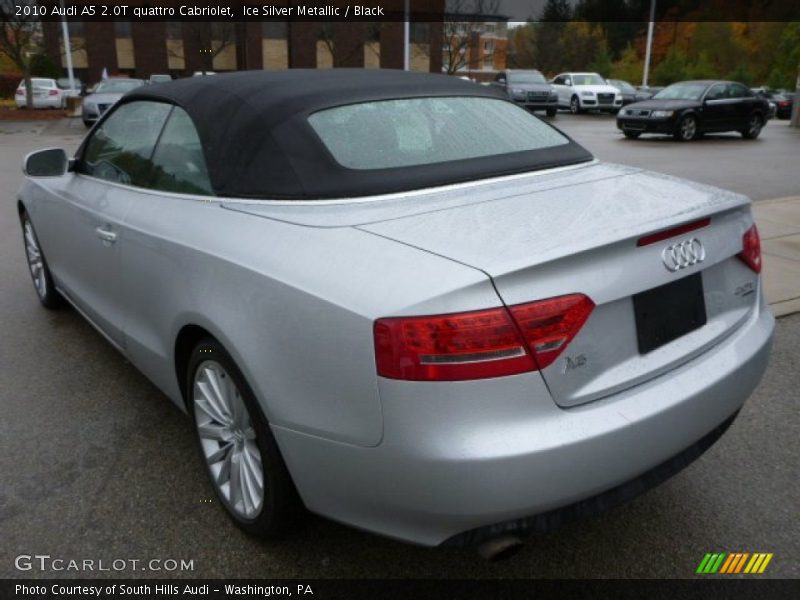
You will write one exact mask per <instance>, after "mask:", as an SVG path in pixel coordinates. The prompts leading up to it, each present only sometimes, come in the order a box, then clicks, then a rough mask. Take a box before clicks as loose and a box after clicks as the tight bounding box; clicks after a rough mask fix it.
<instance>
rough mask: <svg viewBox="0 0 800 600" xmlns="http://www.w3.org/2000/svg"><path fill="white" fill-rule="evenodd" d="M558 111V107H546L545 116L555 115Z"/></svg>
mask: <svg viewBox="0 0 800 600" xmlns="http://www.w3.org/2000/svg"><path fill="white" fill-rule="evenodd" d="M557 112H558V108H555V107H554V108H548V109H547V116H548V117H555V116H556V113H557Z"/></svg>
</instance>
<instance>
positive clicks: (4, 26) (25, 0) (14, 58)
mask: <svg viewBox="0 0 800 600" xmlns="http://www.w3.org/2000/svg"><path fill="white" fill-rule="evenodd" d="M19 6H21V7H23V9H22V10H20V11H19V13H20V14H17V12H18V9H17V7H19ZM35 6H36V2H35V0H16V1H14V0H0V54H4V55H5V56H7V57H8V58H9V59H10V60H11V62H13V63H14V65H15V66H16V67H17V68H18V69H19V70H20V71H22V76H23V78H24V80H25V100H26V102H25V107H26V108H27V109H29V110H30V109H33V86H32V84H31V58H32V57H33V55H34V54H36V52H37V51H38V50H39V46H40V42H41V34H40V32H39V19H38V18H37V17H36V16H33V15H32V14H31V13H32V12H33V10H31V9H33V8H34V7H35ZM25 8H27V9H28V11H27V12H28V15H25V12H26V10H25Z"/></svg>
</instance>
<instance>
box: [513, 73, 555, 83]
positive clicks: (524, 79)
mask: <svg viewBox="0 0 800 600" xmlns="http://www.w3.org/2000/svg"><path fill="white" fill-rule="evenodd" d="M508 82H509V83H511V84H515V83H547V81H545V78H544V75H542V74H541V73H539V71H528V72H526V73H509V74H508Z"/></svg>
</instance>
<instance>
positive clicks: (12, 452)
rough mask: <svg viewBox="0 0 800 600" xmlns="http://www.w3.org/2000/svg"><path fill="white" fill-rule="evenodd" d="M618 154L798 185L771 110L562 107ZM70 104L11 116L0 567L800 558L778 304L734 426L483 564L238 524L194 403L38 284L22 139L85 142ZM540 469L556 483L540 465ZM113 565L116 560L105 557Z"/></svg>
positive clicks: (0, 164) (793, 403)
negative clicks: (612, 504) (138, 366)
mask: <svg viewBox="0 0 800 600" xmlns="http://www.w3.org/2000/svg"><path fill="white" fill-rule="evenodd" d="M554 122H555V123H556V124H557V125H558V126H560V127H563V128H564V130H565V131H567V132H568V133H569V134H570V135H572V136H573V137H574V138H576V139H577V140H578V141H579V142H581V143H584V144H585V145H586V146H587V147H589V149H591V150H592V151H593V152H595V154H596V155H597V156H598V157H599V158H601V159H604V160H611V161H614V162H621V163H626V164H632V165H636V166H643V167H647V168H652V169H655V170H660V171H664V172H667V173H671V174H674V175H678V176H684V177H690V178H694V179H697V180H700V181H704V182H707V183H712V184H717V185H724V186H725V187H729V188H732V189H734V190H736V191H740V192H743V193H746V194H749V195H751V196H752V197H753V198H755V199H758V200H761V199H767V198H775V197H780V196H787V195H790V194H797V193H798V187H800V186H799V185H798V183H799V181H800V180H798V175H797V171H796V169H792V168H791V164H790V163H791V161H792V160H793V158H792V157H794V160H795V161H796V157H797V150H798V148H800V145H798V144H800V130H794V129H790V128H789V127H788V126H787V125H786V122H781V121H777V122H776V121H773V122H772V123H770V124H769V125H768V126H767V128H766V129H765V130H764V133H763V135H762V137H761V138H760V139H759V140H758V141H756V142H744V141H742V140H741V138H740V136H738V135H731V136H728V135H726V136H709V137H708V139H706V140H703V141H700V142H696V143H693V144H679V143H676V142H673V141H672V140H667V139H663V140H658V139H656V138H654V139H653V140H652V141H650V140H648V139H642V140H638V141H630V140H625V139H624V138H622V136H621V135H619V134H618V133H617V132H616V129H615V127H614V123H613V119H612V118H609V117H607V116H599V115H582V116H578V117H573V116H571V115H565V114H560V115H559V116H558V117H556V119H555V121H554ZM83 132H84V130H83V126H82V125H81V124H80V122H78V123H77V126H72V125H66V124H64V123H50V124H46V125H45V124H38V123H33V124H8V123H4V124H0V197H2V199H3V200H2V203H1V204H0V256H2V261H0V315H2V321H1V322H2V330H1V331H2V337H0V382H2V385H0V408H1V409H2V418H0V440H1V441H2V448H3V452H2V453H0V473H1V474H2V475H0V540H2V543H0V577H30V576H32V575H33V576H42V575H44V576H64V575H67V576H80V575H83V576H86V575H92V573H75V572H47V573H44V574H42V573H38V572H23V571H18V570H16V569H15V566H14V559H15V557H16V556H18V555H20V554H31V555H32V554H49V555H50V556H52V557H54V558H55V557H58V558H64V559H66V560H70V559H94V560H95V561H97V560H100V559H102V560H103V561H106V562H107V563H110V562H111V561H112V560H115V559H128V560H129V559H136V560H149V559H161V560H166V559H178V560H180V559H187V560H193V561H194V568H193V570H190V571H183V572H169V573H167V572H163V571H156V572H153V571H132V570H123V571H120V572H119V573H115V572H112V573H111V574H120V575H128V576H137V575H146V576H163V575H169V576H191V577H237V578H250V577H267V578H283V577H294V578H314V577H342V578H344V577H354V578H361V577H374V578H416V577H419V578H427V577H445V578H472V577H523V578H527V577H556V578H561V577H604V578H616V577H691V576H693V575H694V572H695V569H696V568H697V565H698V564H699V562H700V560H701V559H702V558H703V556H704V554H705V553H706V552H714V551H725V552H734V551H743V552H771V553H774V558H773V560H772V562H771V563H770V566H769V568H768V570H767V572H766V573H765V575H763V577H784V578H785V577H800V566H798V564H799V563H798V558H799V557H800V521H799V520H798V498H800V481H798V477H797V474H798V473H800V452H798V439H800V415H799V413H798V410H797V406H798V402H797V401H798V391H797V390H798V389H800V314H797V315H792V316H788V317H784V318H782V319H780V320H779V321H778V324H777V330H776V338H775V346H774V350H773V355H772V358H771V362H770V367H769V370H768V372H767V374H766V376H765V378H764V380H763V381H762V383H761V385H760V387H759V388H758V389H757V390H756V392H755V393H754V395H753V396H752V397H751V398H750V400H749V401H748V402H747V404H746V405H745V407H744V409H743V410H742V412H741V414H740V416H739V418H738V419H737V421H736V422H735V423H734V425H733V426H732V427H731V429H730V430H729V431H728V433H727V434H726V435H725V436H724V437H723V438H722V439H721V440H720V441H719V442H718V443H717V444H716V445H715V446H714V447H713V448H711V450H709V451H708V452H707V453H706V454H705V455H704V456H703V457H701V458H700V459H699V460H698V461H697V462H695V463H694V464H693V465H692V466H690V467H689V468H688V469H686V470H685V471H683V472H682V473H680V474H679V475H677V476H676V477H674V478H673V479H671V480H670V481H668V482H667V483H666V484H664V485H662V486H660V487H659V488H657V489H655V490H652V491H650V492H649V493H647V494H645V495H644V496H642V497H640V498H638V499H636V500H635V501H633V502H632V503H630V504H628V505H626V506H624V507H620V508H617V509H614V510H612V511H610V512H608V513H605V514H603V515H601V516H598V517H593V518H589V519H585V520H582V521H579V522H576V523H573V524H570V525H568V526H566V527H565V528H563V529H561V530H560V531H557V532H554V533H550V534H547V535H539V536H535V537H532V538H530V539H528V543H527V545H526V547H525V549H524V550H523V551H522V552H521V553H520V554H518V555H517V556H516V557H514V558H512V559H510V560H508V561H505V562H501V563H486V562H484V561H482V560H481V559H479V558H478V557H477V556H476V555H475V553H474V552H472V551H468V550H452V549H446V550H444V549H427V548H418V547H414V546H409V545H406V544H402V543H398V542H394V541H391V540H386V539H382V538H379V537H376V536H373V535H370V534H367V533H363V532H360V531H356V530H353V529H350V528H348V527H345V526H342V525H338V524H336V523H333V522H330V521H327V520H325V519H322V518H318V517H315V516H312V515H309V516H308V517H307V518H306V519H305V521H304V523H303V524H302V526H301V527H300V529H299V530H298V531H297V532H296V534H295V535H294V536H292V537H289V538H287V539H285V540H281V541H275V542H270V543H264V542H260V541H256V540H253V539H250V538H248V537H247V536H245V535H244V534H243V533H241V532H240V531H239V530H238V529H237V528H236V527H235V526H234V525H233V524H232V523H231V522H230V521H228V519H227V518H226V517H225V515H224V514H223V512H222V509H221V508H220V507H219V506H217V505H216V503H215V502H214V501H212V500H211V499H212V497H213V491H212V489H211V487H210V484H209V483H207V481H206V476H205V473H204V470H203V469H204V467H203V465H202V463H201V460H200V458H199V457H198V456H197V453H196V451H195V448H194V446H193V440H192V430H191V427H190V425H189V422H188V420H187V419H186V417H185V416H184V415H183V414H181V413H180V412H179V411H178V410H177V409H175V408H174V407H173V405H172V404H171V403H170V402H169V401H168V400H167V399H166V398H165V397H164V396H163V395H162V394H161V393H160V392H159V391H158V390H157V389H156V388H155V387H154V386H153V385H151V384H150V383H149V382H148V381H147V380H146V379H145V378H144V377H143V376H142V375H141V374H140V373H139V372H138V371H136V370H135V369H134V368H133V367H132V366H131V365H129V364H128V363H127V362H126V361H125V360H124V358H123V357H122V356H121V355H119V354H118V353H117V352H116V351H115V350H114V349H112V348H111V346H109V345H108V344H107V343H106V342H105V341H104V339H103V338H102V337H101V336H100V335H99V334H98V333H96V332H95V330H94V329H93V328H92V327H91V326H90V325H89V324H88V323H86V322H85V321H84V320H83V319H82V318H81V317H80V316H79V315H78V314H77V313H75V312H74V311H72V310H61V311H58V312H49V311H46V310H44V309H43V308H42V307H41V306H40V305H39V303H38V302H37V300H36V297H35V293H34V291H33V288H32V285H31V282H30V277H29V275H28V272H27V266H26V264H25V262H24V256H23V255H24V253H23V248H22V240H21V235H20V233H19V225H18V221H17V215H16V209H15V206H14V205H15V193H16V190H17V188H18V186H19V183H20V181H21V178H22V176H21V173H20V170H19V166H20V163H21V160H22V157H23V155H24V154H25V153H26V152H28V151H30V150H32V149H35V148H43V147H49V146H63V147H66V148H68V149H74V148H75V147H76V146H77V144H78V143H79V140H80V137H79V136H80V134H82V133H83ZM545 484H546V482H545ZM96 574H99V575H108V574H109V573H108V572H106V573H96Z"/></svg>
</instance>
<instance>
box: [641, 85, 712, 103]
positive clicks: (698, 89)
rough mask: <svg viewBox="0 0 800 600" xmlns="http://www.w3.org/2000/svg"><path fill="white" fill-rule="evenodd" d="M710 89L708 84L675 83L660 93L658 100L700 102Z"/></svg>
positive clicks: (657, 95) (656, 96) (657, 96)
mask: <svg viewBox="0 0 800 600" xmlns="http://www.w3.org/2000/svg"><path fill="white" fill-rule="evenodd" d="M707 88H708V84H706V83H673V84H672V85H670V86H668V87H665V88H664V89H663V90H661V91H660V92H658V93H657V94H656V95H655V96H653V98H655V99H656V100H699V99H700V97H701V96H702V95H703V92H705V91H706V89H707Z"/></svg>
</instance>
